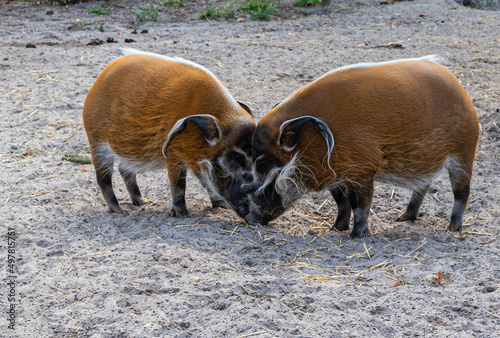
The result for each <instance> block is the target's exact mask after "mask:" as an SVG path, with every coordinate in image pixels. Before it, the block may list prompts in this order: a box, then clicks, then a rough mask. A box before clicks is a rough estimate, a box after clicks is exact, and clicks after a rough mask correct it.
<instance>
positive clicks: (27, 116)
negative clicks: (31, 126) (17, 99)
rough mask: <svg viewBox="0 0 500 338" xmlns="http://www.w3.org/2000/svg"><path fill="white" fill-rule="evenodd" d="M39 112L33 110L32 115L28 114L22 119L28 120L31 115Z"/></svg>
mask: <svg viewBox="0 0 500 338" xmlns="http://www.w3.org/2000/svg"><path fill="white" fill-rule="evenodd" d="M39 111H40V109H37V110H35V111H34V112H32V113H30V114H28V115H26V117H25V118H24V119H25V120H27V119H29V118H30V117H31V116H32V115H33V114H35V113H38V112H39Z"/></svg>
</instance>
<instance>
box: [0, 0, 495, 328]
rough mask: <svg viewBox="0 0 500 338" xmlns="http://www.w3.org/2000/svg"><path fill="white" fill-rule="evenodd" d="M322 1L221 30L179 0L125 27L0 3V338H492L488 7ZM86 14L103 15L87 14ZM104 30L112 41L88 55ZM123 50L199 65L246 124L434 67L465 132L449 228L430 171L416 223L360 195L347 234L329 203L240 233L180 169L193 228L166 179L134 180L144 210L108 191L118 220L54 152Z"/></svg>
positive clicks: (56, 9)
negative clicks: (355, 225) (472, 112)
mask: <svg viewBox="0 0 500 338" xmlns="http://www.w3.org/2000/svg"><path fill="white" fill-rule="evenodd" d="M332 2H333V10H332V11H329V12H325V13H323V12H322V11H321V10H320V9H317V8H316V9H313V10H310V11H309V10H307V11H305V12H307V13H300V11H298V10H297V9H291V8H288V9H287V10H282V11H281V12H279V13H278V14H277V15H274V16H271V17H270V20H269V21H265V22H259V21H252V20H249V18H247V20H246V21H245V22H237V21H236V20H234V19H233V20H228V21H226V20H222V21H218V20H210V21H207V20H197V16H198V14H199V13H200V11H201V10H202V9H203V7H204V6H205V5H206V3H205V2H193V1H184V5H185V6H184V7H183V8H169V7H159V11H160V12H161V14H162V19H161V21H160V22H158V23H153V22H149V21H148V22H145V23H144V24H142V25H141V26H140V27H139V28H138V29H137V34H133V30H134V27H133V23H134V18H135V16H134V15H133V14H131V12H130V9H131V8H132V7H133V6H136V7H141V6H143V5H144V4H145V2H141V1H109V2H86V3H83V4H77V5H70V6H68V7H64V6H50V5H47V4H35V3H30V2H23V1H5V0H4V1H2V2H1V4H0V116H1V120H0V126H1V129H0V135H1V136H0V137H1V141H2V142H1V143H0V162H1V171H0V215H1V216H0V219H1V225H2V232H1V234H2V236H1V242H0V256H1V260H2V269H1V272H0V277H1V280H2V290H3V291H2V294H1V295H0V305H1V306H0V309H1V310H0V312H1V314H0V336H11V337H17V336H19V337H35V336H38V337H49V336H58V337H59V336H61V337H62V336H68V337H70V336H75V337H129V336H130V337H145V336H163V337H174V336H178V337H190V336H194V337H238V336H242V337H249V336H252V335H254V336H256V337H291V336H297V337H358V336H359V337H365V336H380V337H383V336H384V337H402V336H405V337H406V336H409V337H412V336H434V337H443V336H451V337H470V336H476V337H494V336H498V335H499V334H500V288H499V281H500V269H499V267H500V258H499V257H500V244H499V235H500V229H499V223H500V218H499V214H500V202H499V201H500V197H499V191H500V175H499V174H500V170H499V166H498V161H499V156H500V150H499V145H500V130H499V126H500V102H499V98H500V84H499V83H500V82H499V80H500V75H499V74H500V40H499V39H500V29H499V28H500V12H496V11H489V10H477V9H471V8H467V7H463V6H461V5H459V4H457V3H456V2H454V1H451V0H421V1H401V2H400V1H396V2H395V3H394V4H388V5H381V4H380V2H379V1H371V0H370V1H369V0H363V1H357V2H356V1H344V0H341V1H336V0H333V1H332ZM100 7H104V9H105V10H107V11H109V13H110V14H108V15H105V16H99V15H97V14H89V13H88V9H89V8H100ZM99 21H103V22H105V23H104V24H103V30H104V31H103V32H101V31H100V30H99V26H100V24H99ZM144 30H147V33H146V32H143V31H144ZM141 32H142V33H141ZM107 38H112V39H114V40H115V41H116V43H106V42H105V43H103V44H100V45H88V43H89V42H91V41H93V40H95V39H100V40H103V41H106V39H107ZM125 39H133V40H134V41H135V42H130V43H125ZM33 46H34V48H27V47H33ZM123 46H127V47H133V48H136V49H141V50H146V51H151V52H156V53H160V54H165V55H169V56H181V57H184V58H187V59H190V60H192V61H195V62H198V63H200V64H202V65H204V66H205V67H207V68H209V69H211V70H212V71H213V72H214V73H215V74H216V75H217V76H218V77H219V78H220V79H221V80H222V82H223V83H225V84H226V85H227V87H228V88H229V90H230V92H231V93H232V94H233V95H234V96H235V97H236V98H237V99H238V100H241V101H243V102H246V103H248V104H249V105H250V106H251V108H252V109H253V110H254V113H255V115H256V117H257V118H258V119H259V118H261V117H262V116H263V115H264V114H265V113H266V111H267V110H269V109H270V108H271V107H272V106H273V104H274V103H275V102H277V101H279V100H281V99H283V98H285V97H286V96H288V95H289V94H290V93H291V92H292V91H293V90H295V89H297V88H299V87H301V86H303V85H304V84H306V83H307V82H309V81H311V80H312V79H314V78H317V77H319V76H321V75H322V74H324V73H325V72H327V71H329V70H331V69H333V68H336V67H339V66H343V65H347V64H352V63H357V62H368V61H386V60H393V59H401V58H409V57H418V56H423V55H428V54H439V55H441V56H443V57H445V58H446V59H447V60H448V61H447V63H446V65H447V66H448V67H449V68H450V69H451V70H452V71H453V72H454V74H455V75H456V76H457V77H458V78H459V79H460V81H461V82H462V84H463V86H464V87H465V89H466V91H467V92H468V93H469V95H470V97H471V98H472V100H473V101H474V103H475V106H476V107H477V113H478V115H479V118H480V122H481V126H482V133H481V138H480V142H479V147H478V151H477V156H476V163H475V175H474V177H473V183H472V195H471V199H470V204H469V208H468V210H467V212H466V216H465V218H466V228H465V230H464V232H463V234H462V235H461V236H458V235H455V234H452V233H448V232H446V231H445V229H446V227H447V224H448V218H449V215H450V213H451V206H452V193H451V191H450V187H449V182H448V179H447V177H446V175H445V174H444V173H443V174H442V175H441V176H439V178H438V179H437V180H436V181H435V183H434V184H433V186H432V188H431V191H430V193H429V194H428V196H427V198H426V199H425V201H424V204H423V206H422V209H421V217H420V218H419V219H418V220H417V221H416V222H415V223H411V222H405V223H394V222H393V220H394V219H395V218H396V217H397V216H398V215H399V214H400V213H401V212H402V211H403V210H404V208H405V206H406V203H407V201H408V199H409V196H410V194H409V192H407V191H405V190H403V189H398V188H394V187H392V186H388V185H382V184H378V185H377V186H376V196H375V198H374V201H373V207H372V212H371V217H370V219H371V220H370V221H371V237H369V238H366V239H364V240H354V241H353V240H350V239H349V237H348V234H347V233H336V232H333V231H330V230H327V228H328V227H329V226H330V225H331V224H332V220H333V218H334V216H335V213H336V207H335V206H334V205H333V204H332V202H333V201H332V198H331V196H329V195H328V194H327V193H319V194H311V195H310V196H308V197H307V198H304V199H303V200H302V201H301V202H300V203H299V204H298V205H297V206H296V207H295V208H294V209H293V210H291V211H289V212H287V213H286V214H285V215H283V216H282V217H280V218H279V219H277V220H276V221H274V222H272V223H271V224H270V227H266V228H255V227H249V226H246V225H245V224H244V223H243V222H242V221H241V220H240V219H238V217H237V216H236V215H235V214H234V213H232V212H230V211H226V210H223V209H217V210H215V209H212V208H210V201H209V199H208V196H207V194H206V192H205V191H204V190H203V189H202V188H201V186H200V184H199V183H198V182H197V181H196V180H195V179H194V178H193V177H188V189H187V204H188V209H189V210H190V212H191V215H192V218H189V219H175V218H170V217H169V216H168V214H167V210H168V208H169V205H170V191H169V187H168V181H167V175H166V173H165V172H154V173H147V174H144V175H141V176H140V177H139V185H140V187H141V188H142V191H143V194H144V196H146V197H147V198H149V199H151V200H153V201H155V202H156V203H154V204H150V205H147V206H145V207H142V208H137V207H134V206H132V205H131V204H125V203H126V202H127V201H128V194H127V192H126V190H125V188H124V184H123V181H122V180H121V179H117V180H116V181H115V183H114V184H115V187H116V188H115V190H116V192H117V195H118V198H119V200H120V201H121V202H122V204H124V206H125V207H126V208H127V209H128V210H130V214H129V215H115V214H109V213H107V212H106V207H105V205H104V202H103V199H102V197H101V194H100V192H99V190H98V189H97V186H96V183H95V173H94V168H93V166H92V165H91V164H88V165H83V164H75V163H72V162H67V161H63V160H62V159H61V158H62V156H63V155H64V154H66V153H77V154H81V155H89V150H88V143H87V138H86V135H85V131H84V129H83V125H82V120H81V113H82V106H83V102H84V99H85V96H86V93H87V92H88V90H89V88H90V86H91V85H92V84H93V83H94V81H95V79H96V77H97V75H98V74H99V73H100V71H101V70H102V69H103V68H104V67H105V65H106V64H107V63H109V62H110V61H111V60H113V59H114V58H116V57H117V56H118V55H119V52H118V49H119V47H123ZM353 132H355V131H353ZM9 234H14V235H15V236H10V237H14V241H11V240H9V239H8V237H9ZM9 242H15V245H16V246H15V248H13V247H12V245H11V246H10V250H11V251H10V253H11V254H12V256H13V258H14V260H13V261H8V259H9V256H8V254H9V245H8V244H9ZM11 244H12V243H11ZM11 258H12V257H11ZM4 266H5V267H6V268H4ZM440 273H442V275H440ZM11 275H13V276H11ZM438 276H440V277H438ZM9 283H10V284H9ZM12 283H15V284H16V287H15V288H14V289H11V288H10V286H11V285H13V284H12ZM13 290H14V291H13ZM9 295H11V296H14V297H10V298H9V297H8V296H9ZM12 298H13V299H12ZM11 309H14V310H13V311H14V312H15V313H14V315H13V316H11V314H9V313H8V312H9V311H10V312H11V313H12V311H11ZM12 318H14V322H15V330H12V329H9V328H8V325H11V324H12V323H13V322H9V321H8V320H9V319H12Z"/></svg>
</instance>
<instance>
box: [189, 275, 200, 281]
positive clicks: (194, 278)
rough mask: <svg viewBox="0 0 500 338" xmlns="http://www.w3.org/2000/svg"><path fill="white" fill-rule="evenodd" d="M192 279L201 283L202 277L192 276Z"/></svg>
mask: <svg viewBox="0 0 500 338" xmlns="http://www.w3.org/2000/svg"><path fill="white" fill-rule="evenodd" d="M191 279H192V280H194V281H196V282H197V281H199V280H200V279H201V278H200V277H196V276H192V277H191Z"/></svg>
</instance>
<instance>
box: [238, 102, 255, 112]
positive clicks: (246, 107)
mask: <svg viewBox="0 0 500 338" xmlns="http://www.w3.org/2000/svg"><path fill="white" fill-rule="evenodd" d="M236 102H238V104H239V105H240V106H241V108H243V109H245V110H246V112H247V113H248V114H250V115H252V116H253V114H252V109H250V107H249V106H247V105H246V104H244V103H243V102H240V101H236Z"/></svg>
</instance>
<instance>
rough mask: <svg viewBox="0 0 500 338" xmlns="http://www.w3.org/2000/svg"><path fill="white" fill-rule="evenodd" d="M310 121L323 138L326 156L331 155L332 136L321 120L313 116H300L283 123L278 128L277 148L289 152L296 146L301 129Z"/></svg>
mask: <svg viewBox="0 0 500 338" xmlns="http://www.w3.org/2000/svg"><path fill="white" fill-rule="evenodd" d="M309 121H311V122H312V124H313V126H314V128H316V130H317V131H318V132H319V133H320V134H321V136H323V138H324V139H325V141H326V146H327V149H328V153H327V155H329V154H331V153H332V151H333V144H334V140H333V134H332V132H331V130H330V128H328V126H327V125H326V123H325V122H323V121H322V120H320V119H318V118H316V117H313V116H302V117H297V118H295V119H291V120H288V121H285V122H283V124H282V125H281V127H280V134H279V136H278V146H280V147H281V148H282V149H283V150H285V151H286V152H291V151H292V150H293V149H295V147H296V146H297V142H298V140H299V135H300V131H301V130H302V127H303V126H304V125H305V124H306V123H307V122H309Z"/></svg>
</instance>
